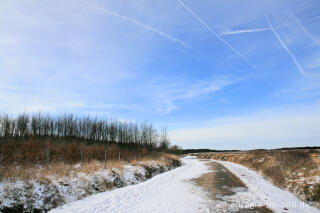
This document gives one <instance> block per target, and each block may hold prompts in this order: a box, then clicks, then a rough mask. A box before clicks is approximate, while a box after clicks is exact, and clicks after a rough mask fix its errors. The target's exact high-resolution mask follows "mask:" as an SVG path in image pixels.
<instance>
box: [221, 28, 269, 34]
mask: <svg viewBox="0 0 320 213" xmlns="http://www.w3.org/2000/svg"><path fill="white" fill-rule="evenodd" d="M268 30H270V28H256V29H244V30H229V29H228V30H226V31H223V32H221V35H236V34H243V33H254V32H262V31H268Z"/></svg>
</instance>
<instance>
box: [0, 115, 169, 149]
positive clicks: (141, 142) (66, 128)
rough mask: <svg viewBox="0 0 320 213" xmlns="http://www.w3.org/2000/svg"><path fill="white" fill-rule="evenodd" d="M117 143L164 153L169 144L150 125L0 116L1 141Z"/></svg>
mask: <svg viewBox="0 0 320 213" xmlns="http://www.w3.org/2000/svg"><path fill="white" fill-rule="evenodd" d="M34 138H36V139H39V140H46V139H50V140H55V141H63V142H70V143H71V142H75V141H79V142H83V143H86V144H96V143H99V144H117V145H119V146H121V147H127V148H146V149H149V150H167V149H168V148H169V146H170V141H169V137H168V133H167V131H166V128H162V129H161V131H158V130H157V129H156V128H154V127H153V125H152V124H150V123H147V122H144V123H135V122H129V121H119V120H115V119H110V120H108V119H101V118H97V117H94V118H93V117H90V116H84V117H79V116H75V115H74V114H72V113H65V114H61V115H50V114H44V113H41V112H38V113H31V114H28V113H21V114H19V115H17V116H15V117H12V116H9V115H8V114H1V115H0V141H8V140H14V141H26V140H29V139H34Z"/></svg>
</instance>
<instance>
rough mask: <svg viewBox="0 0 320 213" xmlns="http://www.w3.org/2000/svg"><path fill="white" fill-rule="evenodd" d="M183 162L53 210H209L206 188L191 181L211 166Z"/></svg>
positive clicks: (184, 212) (185, 211)
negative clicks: (144, 179) (135, 182)
mask: <svg viewBox="0 0 320 213" xmlns="http://www.w3.org/2000/svg"><path fill="white" fill-rule="evenodd" d="M182 161H183V165H182V166H181V167H179V168H176V169H174V170H171V171H169V172H165V173H163V174H159V175H157V176H155V177H153V178H152V179H150V180H148V181H145V182H143V183H140V184H137V185H132V186H127V187H123V188H119V189H115V190H112V191H107V192H103V193H100V194H96V195H93V196H90V197H87V198H85V199H83V200H79V201H76V202H73V203H70V204H66V205H64V206H62V207H60V208H57V209H54V210H52V211H51V212H52V213H58V212H77V213H80V212H86V213H87V212H91V213H92V212H113V213H117V212H130V213H133V212H139V213H140V212H148V213H150V212H161V213H163V212H183V213H187V212H190V213H194V212H207V210H206V198H205V196H204V194H203V192H202V190H201V189H200V188H198V187H196V186H194V185H193V184H191V183H190V182H189V181H187V180H189V179H191V178H196V177H199V176H201V175H202V174H204V173H206V172H208V167H207V166H206V165H205V163H204V162H201V161H199V160H197V159H192V158H184V159H182Z"/></svg>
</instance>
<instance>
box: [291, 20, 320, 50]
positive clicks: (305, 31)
mask: <svg viewBox="0 0 320 213" xmlns="http://www.w3.org/2000/svg"><path fill="white" fill-rule="evenodd" d="M291 18H292V19H293V20H294V21H295V22H296V23H297V25H298V26H299V27H300V29H301V30H302V31H303V32H304V33H305V34H306V35H307V36H308V37H309V38H310V39H311V40H312V41H313V42H314V43H315V44H316V45H320V42H319V41H318V40H317V39H315V38H314V37H313V36H312V35H311V34H310V33H309V32H308V31H307V30H306V28H304V26H303V25H302V24H301V22H300V21H299V20H298V19H297V18H296V17H295V16H294V15H291Z"/></svg>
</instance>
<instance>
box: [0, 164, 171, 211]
mask: <svg viewBox="0 0 320 213" xmlns="http://www.w3.org/2000/svg"><path fill="white" fill-rule="evenodd" d="M74 167H78V165H74ZM174 167H176V165H173V164H171V163H169V165H168V162H167V163H164V162H158V161H145V162H140V163H139V164H138V165H134V166H132V165H129V164H127V165H124V166H123V168H122V169H121V170H120V169H117V168H112V169H99V170H97V171H94V172H89V173H85V172H75V171H72V172H71V175H69V176H62V177H58V176H55V175H51V176H47V179H44V180H41V181H36V180H14V181H10V180H4V181H2V182H0V212H1V210H2V209H5V208H11V209H15V208H18V207H19V206H20V205H23V208H24V210H25V211H26V212H31V211H33V210H39V211H40V210H41V211H42V212H46V211H48V210H50V209H53V208H54V207H56V206H61V205H63V204H66V203H70V202H74V201H76V200H80V199H82V198H84V197H87V196H90V195H93V194H97V193H101V192H104V191H106V190H110V189H111V188H113V187H115V188H118V187H123V186H128V185H132V184H138V183H140V182H143V181H145V180H147V179H148V178H150V177H151V176H154V175H157V174H160V173H163V172H165V171H168V170H170V169H172V168H174Z"/></svg>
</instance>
